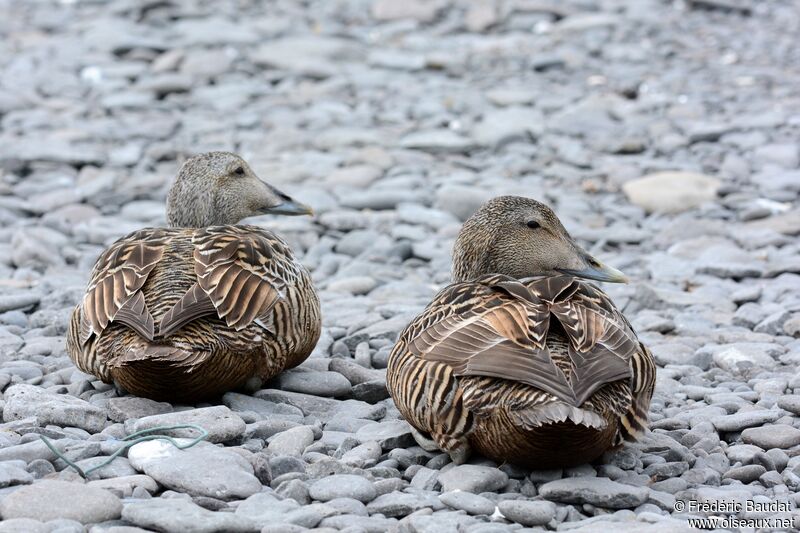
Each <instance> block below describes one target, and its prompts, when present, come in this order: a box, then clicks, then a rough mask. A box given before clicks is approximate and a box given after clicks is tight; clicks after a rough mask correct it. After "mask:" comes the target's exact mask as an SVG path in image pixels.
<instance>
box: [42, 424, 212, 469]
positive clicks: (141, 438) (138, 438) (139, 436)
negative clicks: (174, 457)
mask: <svg viewBox="0 0 800 533" xmlns="http://www.w3.org/2000/svg"><path fill="white" fill-rule="evenodd" d="M174 429H194V430H196V431H199V432H200V435H199V436H197V437H195V438H194V439H192V440H191V441H189V442H188V443H187V444H178V442H177V441H176V440H175V439H173V438H172V437H170V436H169V435H148V433H153V432H154V431H172V430H174ZM206 437H208V431H206V430H205V429H203V428H202V427H200V426H196V425H194V424H180V425H176V426H156V427H153V428H150V429H143V430H141V431H137V432H136V433H131V434H130V435H128V436H127V437H124V438H122V439H120V441H124V442H125V445H124V446H122V447H121V448H120V449H119V450H117V451H115V452H114V453H112V454H111V455H110V456H109V457H108V459H106V460H105V461H103V462H102V463H100V464H99V465H95V466H93V467H92V468H89V469H88V470H83V469H82V468H81V467H79V466H78V465H76V464H75V463H74V462H72V461H70V460H69V459H67V458H66V457H65V456H64V454H63V453H61V452H60V451H58V449H57V448H56V447H55V446H53V444H52V443H51V442H50V441H49V440H48V439H47V437H45V436H44V435H39V438H40V439H42V440H43V441H44V443H45V445H47V447H48V448H50V451H51V452H53V453H54V454H56V456H57V457H58V458H59V459H61V460H62V461H64V462H65V463H67V465H68V466H71V467H72V468H74V469H75V470H76V471H77V472H78V474H80V475H81V477H83V478H86V477H87V476H88V475H89V474H91V473H92V472H94V471H95V470H98V469H100V468H103V467H104V466H107V465H109V464H111V462H112V461H113V460H114V459H116V458H117V457H119V456H120V455H122V453H123V452H125V450H127V449H128V448H130V447H131V446H135V445H136V444H139V443H140V442H145V441H148V440H165V441H167V442H169V443H170V444H172V445H173V446H175V447H176V448H177V449H179V450H185V449H187V448H191V447H192V446H195V445H196V444H199V443H200V441H202V440H205V438H206ZM131 439H133V440H131Z"/></svg>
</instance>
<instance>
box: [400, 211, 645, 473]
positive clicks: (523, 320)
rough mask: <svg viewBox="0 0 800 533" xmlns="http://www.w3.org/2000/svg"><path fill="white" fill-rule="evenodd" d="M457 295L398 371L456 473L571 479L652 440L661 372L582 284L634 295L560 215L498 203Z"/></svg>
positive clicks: (472, 244) (464, 240)
mask: <svg viewBox="0 0 800 533" xmlns="http://www.w3.org/2000/svg"><path fill="white" fill-rule="evenodd" d="M453 278H454V283H453V284H451V285H448V286H447V287H445V288H444V289H443V290H442V291H440V292H439V294H437V295H436V297H435V298H434V300H433V301H432V302H431V303H430V304H429V305H428V307H427V308H426V309H425V310H424V311H423V312H422V314H421V315H419V316H418V317H417V318H416V319H415V320H414V321H412V322H411V324H409V325H408V326H407V327H406V329H405V330H404V331H403V332H402V333H401V334H400V336H399V338H398V341H397V343H396V344H395V346H394V349H393V350H392V352H391V354H390V356H389V360H388V368H387V386H388V388H389V391H390V393H391V395H392V398H393V399H394V402H395V404H396V405H397V407H398V409H399V410H400V412H401V414H402V415H403V416H404V417H405V418H406V420H408V421H409V423H411V425H412V427H413V428H414V432H413V433H414V436H415V438H416V439H417V442H418V443H419V444H420V445H421V446H423V447H425V448H426V449H429V450H436V449H438V450H443V451H445V452H447V453H449V454H450V457H451V458H452V459H453V460H454V461H456V462H463V461H465V460H466V459H467V458H468V457H469V455H470V453H471V452H472V451H473V450H475V451H478V452H479V453H481V454H483V455H485V456H487V457H490V458H492V459H494V460H496V461H498V462H513V463H518V464H522V465H525V466H529V467H532V468H561V467H565V466H572V465H575V464H580V463H583V462H587V461H590V460H593V459H595V458H596V457H598V456H599V455H600V454H602V453H603V452H604V451H605V450H607V449H609V448H611V447H613V446H617V445H619V444H620V443H621V442H623V441H624V440H630V439H635V438H636V437H637V435H639V434H641V432H642V431H644V430H645V429H646V424H647V409H648V406H649V403H650V398H651V397H652V393H653V386H654V382H655V365H654V363H653V359H652V356H651V355H650V353H649V351H648V350H647V349H646V348H645V347H644V346H643V345H642V344H641V343H640V342H639V341H638V339H637V338H636V335H635V333H634V332H633V329H632V328H631V327H630V324H629V323H628V321H627V320H626V319H625V317H624V316H623V315H622V314H621V313H620V312H619V311H618V310H617V309H616V308H615V307H614V305H613V303H612V302H611V300H610V299H609V298H608V297H607V296H606V295H605V294H604V293H603V292H602V291H601V290H600V289H599V288H597V287H596V286H594V285H591V284H589V283H586V282H584V281H581V278H584V279H591V280H598V281H609V282H623V281H626V278H625V276H624V275H623V274H622V273H621V272H619V271H618V270H616V269H614V268H612V267H609V266H606V265H604V264H602V263H601V262H600V261H599V260H597V259H596V258H594V257H592V256H591V255H590V254H589V253H588V252H586V251H585V250H584V249H583V248H581V247H580V246H579V245H578V244H577V243H576V242H575V240H574V239H573V238H572V237H571V236H570V235H569V233H568V232H567V230H566V229H565V228H564V226H563V225H562V224H561V222H560V221H559V220H558V218H557V217H556V216H555V214H554V213H553V211H552V210H551V209H550V208H549V207H547V206H546V205H544V204H542V203H540V202H537V201H535V200H531V199H528V198H521V197H514V196H502V197H499V198H495V199H493V200H491V201H489V202H488V203H486V204H485V205H483V206H482V207H481V208H480V209H478V211H477V212H476V213H475V214H473V215H472V216H471V217H470V218H469V219H468V220H467V221H466V222H465V223H464V225H463V227H462V230H461V232H460V233H459V235H458V238H457V239H456V242H455V247H454V251H453Z"/></svg>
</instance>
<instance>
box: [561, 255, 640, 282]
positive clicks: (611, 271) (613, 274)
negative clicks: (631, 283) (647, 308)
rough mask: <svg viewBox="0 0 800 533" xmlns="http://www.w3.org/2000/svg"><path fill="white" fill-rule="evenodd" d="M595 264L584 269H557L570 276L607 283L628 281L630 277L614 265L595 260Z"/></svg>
mask: <svg viewBox="0 0 800 533" xmlns="http://www.w3.org/2000/svg"><path fill="white" fill-rule="evenodd" d="M594 263H595V264H594V265H589V266H587V267H586V268H584V269H582V270H571V269H567V268H559V269H557V270H558V271H559V272H561V273H562V274H566V275H568V276H575V277H576V278H585V279H591V280H595V281H605V282H607V283H628V278H627V276H625V274H623V273H622V272H620V271H619V270H617V269H616V268H614V267H610V266H608V265H605V264H603V263H601V262H600V261H597V260H596V259H595V260H594Z"/></svg>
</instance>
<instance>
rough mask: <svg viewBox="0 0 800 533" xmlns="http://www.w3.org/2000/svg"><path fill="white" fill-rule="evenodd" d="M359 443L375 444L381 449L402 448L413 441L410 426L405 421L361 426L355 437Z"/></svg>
mask: <svg viewBox="0 0 800 533" xmlns="http://www.w3.org/2000/svg"><path fill="white" fill-rule="evenodd" d="M355 437H356V439H358V441H359V442H371V441H372V442H377V443H378V445H379V446H380V447H381V448H383V449H392V448H404V447H407V446H410V445H411V444H412V443H413V442H414V439H413V437H412V436H411V426H410V425H409V424H408V422H406V421H405V420H390V421H387V422H380V423H378V424H369V425H365V426H362V427H361V428H360V429H359V430H358V431H356V435H355Z"/></svg>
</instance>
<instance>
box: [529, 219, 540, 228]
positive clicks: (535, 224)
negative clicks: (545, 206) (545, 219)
mask: <svg viewBox="0 0 800 533" xmlns="http://www.w3.org/2000/svg"><path fill="white" fill-rule="evenodd" d="M527 225H528V227H529V228H531V229H536V228H541V227H542V225H541V224H539V223H538V222H536V221H535V220H529V221H528V224H527Z"/></svg>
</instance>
